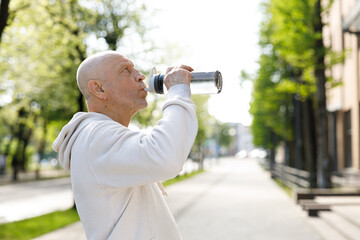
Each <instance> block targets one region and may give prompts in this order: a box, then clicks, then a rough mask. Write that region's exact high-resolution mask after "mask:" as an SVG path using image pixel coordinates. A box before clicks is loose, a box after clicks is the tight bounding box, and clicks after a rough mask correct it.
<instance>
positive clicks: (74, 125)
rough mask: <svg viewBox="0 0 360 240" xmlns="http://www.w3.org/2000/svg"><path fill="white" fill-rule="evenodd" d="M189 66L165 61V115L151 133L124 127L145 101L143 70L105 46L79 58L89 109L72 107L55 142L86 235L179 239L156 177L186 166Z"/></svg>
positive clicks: (191, 110) (191, 123)
mask: <svg viewBox="0 0 360 240" xmlns="http://www.w3.org/2000/svg"><path fill="white" fill-rule="evenodd" d="M191 71H192V68H191V67H189V66H186V65H181V66H177V67H171V68H168V69H167V71H166V74H165V78H164V83H165V86H166V88H167V89H168V93H167V96H166V101H165V103H164V105H163V107H162V112H163V116H162V118H161V120H160V121H159V122H158V124H157V125H156V126H155V127H154V128H153V129H152V131H151V132H150V133H144V132H140V131H132V130H130V129H129V128H128V125H129V123H130V120H131V118H132V117H133V116H134V114H135V113H136V112H138V111H139V110H141V109H143V108H145V107H146V106H147V101H146V96H147V92H146V91H145V90H144V89H145V87H146V85H145V83H144V79H145V76H144V75H143V74H141V73H140V72H139V71H138V70H137V69H136V68H135V66H134V64H133V62H132V61H131V60H129V59H128V58H126V57H125V56H123V55H121V54H119V53H117V52H115V51H106V52H102V53H98V54H95V55H93V56H91V57H89V58H87V59H86V60H85V61H84V62H82V63H81V64H80V66H79V68H78V72H77V83H78V86H79V89H80V91H81V93H82V94H83V96H84V97H85V99H86V104H87V107H88V112H87V113H85V112H80V113H76V114H75V115H74V117H73V118H72V119H71V121H70V122H69V123H68V124H67V125H65V126H64V127H63V129H62V130H61V132H60V134H59V136H58V137H57V139H56V140H55V142H54V144H53V149H54V150H55V151H56V152H58V153H59V161H60V162H61V164H62V166H63V167H64V168H65V169H67V170H70V173H71V184H72V190H73V193H74V199H75V202H76V206H77V210H78V213H79V216H80V219H81V222H82V224H83V226H84V229H85V233H86V237H87V239H117V240H119V239H125V240H132V239H133V240H147V239H159V240H170V239H171V240H174V239H181V235H180V233H179V231H178V228H177V226H176V223H175V220H174V218H173V216H172V214H171V212H170V211H169V208H168V207H167V205H166V202H165V200H164V197H163V195H164V194H165V191H164V189H163V187H162V185H161V183H160V182H161V181H164V180H167V179H170V178H173V177H175V176H176V175H177V174H178V173H179V172H180V171H181V170H182V167H183V164H184V163H185V161H186V159H187V156H188V154H189V152H190V149H191V147H192V145H193V143H194V140H195V137H196V133H197V118H196V107H195V105H194V103H193V102H192V101H191V98H190V97H191V92H190V88H189V84H190V81H191V73H190V72H191Z"/></svg>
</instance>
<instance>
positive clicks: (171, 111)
mask: <svg viewBox="0 0 360 240" xmlns="http://www.w3.org/2000/svg"><path fill="white" fill-rule="evenodd" d="M190 96H191V94H190V88H189V87H188V86H186V85H177V86H174V87H172V88H171V89H170V91H169V92H168V95H167V100H166V102H165V104H164V106H163V109H162V110H163V117H162V118H161V120H160V121H159V122H158V124H157V125H156V126H155V127H154V128H153V130H152V131H151V132H150V133H149V134H144V133H141V132H134V131H131V130H129V129H128V128H125V127H123V126H122V125H120V124H118V123H116V122H114V121H104V122H103V123H101V124H99V125H98V126H96V127H94V129H93V131H92V132H91V134H90V136H88V139H87V140H86V141H88V142H89V145H88V149H89V151H88V154H86V155H87V157H86V158H88V159H89V161H88V163H89V164H90V168H91V169H92V172H93V174H94V175H95V177H96V178H97V180H98V181H99V182H100V183H101V184H103V185H106V186H114V187H119V186H120V187H129V186H135V185H142V184H146V183H150V182H156V181H163V180H166V179H169V178H172V177H175V176H176V175H177V174H178V173H179V172H180V171H181V170H182V167H183V164H184V162H185V161H186V159H187V157H188V154H189V152H190V150H191V147H192V145H193V143H194V140H195V137H196V134H197V127H198V124H197V118H196V107H195V105H194V103H193V102H192V101H191V99H190ZM79 140H80V139H79ZM77 142H79V141H77ZM74 147H75V145H74ZM74 150H75V149H73V151H72V152H75V151H74ZM73 157H74V156H73ZM74 161H75V160H72V164H73V163H74ZM71 167H73V166H71Z"/></svg>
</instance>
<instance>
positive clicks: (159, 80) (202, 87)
mask: <svg viewBox="0 0 360 240" xmlns="http://www.w3.org/2000/svg"><path fill="white" fill-rule="evenodd" d="M164 77H165V75H162V74H156V69H155V68H153V69H152V70H151V72H150V77H149V81H148V87H147V88H146V89H145V90H147V91H149V92H151V93H157V94H164V92H165V91H166V87H165V86H164ZM190 89H191V94H218V93H220V92H221V90H222V76H221V73H220V72H219V71H215V72H191V82H190Z"/></svg>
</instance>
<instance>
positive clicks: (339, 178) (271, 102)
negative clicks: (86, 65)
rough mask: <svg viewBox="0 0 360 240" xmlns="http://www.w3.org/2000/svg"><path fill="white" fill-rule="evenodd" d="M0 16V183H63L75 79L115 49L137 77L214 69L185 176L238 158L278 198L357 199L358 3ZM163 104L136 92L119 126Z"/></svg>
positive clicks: (84, 3)
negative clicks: (215, 81) (138, 100)
mask: <svg viewBox="0 0 360 240" xmlns="http://www.w3.org/2000/svg"><path fill="white" fill-rule="evenodd" d="M0 4H1V5H0V184H1V185H6V184H9V183H12V182H19V181H25V180H26V181H27V180H32V179H40V178H42V179H43V178H53V177H60V176H68V173H66V172H64V171H62V168H61V166H59V163H58V161H57V155H56V153H55V152H53V151H52V143H53V141H54V140H55V138H56V136H57V134H58V133H59V132H60V130H61V128H62V127H63V126H64V125H65V124H66V123H67V122H68V121H69V120H70V119H71V117H72V116H73V114H75V113H76V112H78V111H86V110H87V109H86V105H85V102H84V99H83V97H82V96H81V93H80V92H79V90H78V88H77V85H76V80H75V75H76V70H77V67H78V66H79V64H80V63H81V62H82V61H83V60H84V59H85V58H86V57H87V56H89V55H91V54H93V53H96V52H99V51H104V50H116V51H119V52H120V53H122V54H124V55H126V56H128V57H129V58H130V59H131V60H132V61H133V62H134V63H135V65H136V67H137V68H138V69H140V70H141V71H142V72H143V73H144V74H145V75H147V76H148V74H149V72H150V69H151V68H152V67H154V66H155V67H156V68H157V69H158V71H160V72H164V71H165V70H166V67H167V66H173V65H176V64H180V63H183V64H187V65H190V66H192V67H193V68H194V69H195V71H216V70H219V71H221V73H222V76H223V81H224V82H223V91H222V92H221V93H220V94H218V95H196V96H195V95H194V96H193V97H192V98H193V100H194V102H195V103H196V105H197V115H198V120H199V131H198V135H197V138H196V141H195V144H194V146H193V149H192V151H191V154H190V156H189V159H190V160H191V164H190V166H195V167H189V169H190V170H189V171H190V172H191V171H192V168H194V169H196V170H198V169H199V168H200V169H201V168H203V167H204V164H205V165H206V161H207V160H211V161H212V160H213V159H220V158H222V157H232V158H233V159H236V160H238V161H241V159H249V158H251V159H256V160H254V161H256V162H258V163H259V164H260V165H261V166H262V167H263V168H264V169H266V170H267V171H269V174H270V176H271V177H272V178H274V179H276V180H277V181H279V182H280V183H281V184H283V185H284V186H285V187H287V188H290V189H293V190H294V189H302V190H304V189H306V190H307V191H306V192H307V193H309V192H310V191H312V190H313V189H327V193H328V194H335V193H334V189H336V191H337V192H346V193H347V194H354V195H355V194H359V188H360V84H359V82H360V72H359V67H360V51H359V49H360V41H359V39H360V38H359V33H360V2H359V1H356V0H323V1H320V0H288V1H281V0H253V1H235V0H223V1H221V2H219V1H213V0H207V1H205V0H197V1H193V0H182V1H176V2H175V1H166V0H153V1H145V0H103V1H98V0H38V1H36V2H34V1H28V0H1V1H0ZM163 101H164V96H160V95H155V94H148V102H149V106H148V108H147V109H145V110H143V111H141V112H139V113H138V114H137V115H136V116H135V117H134V119H133V122H132V124H131V126H130V127H131V128H133V129H142V130H146V129H148V128H149V127H151V126H154V125H155V124H156V122H157V121H158V120H159V119H160V117H161V111H160V109H161V104H162V103H163ZM339 189H340V190H339ZM295 192H296V191H295ZM311 193H314V192H311ZM344 194H345V193H344ZM359 226H360V225H359Z"/></svg>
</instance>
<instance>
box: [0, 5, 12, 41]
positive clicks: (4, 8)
mask: <svg viewBox="0 0 360 240" xmlns="http://www.w3.org/2000/svg"><path fill="white" fill-rule="evenodd" d="M9 3H10V0H1V1H0V42H1V37H2V34H3V32H4V30H5V27H6V26H7V20H8V18H9Z"/></svg>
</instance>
